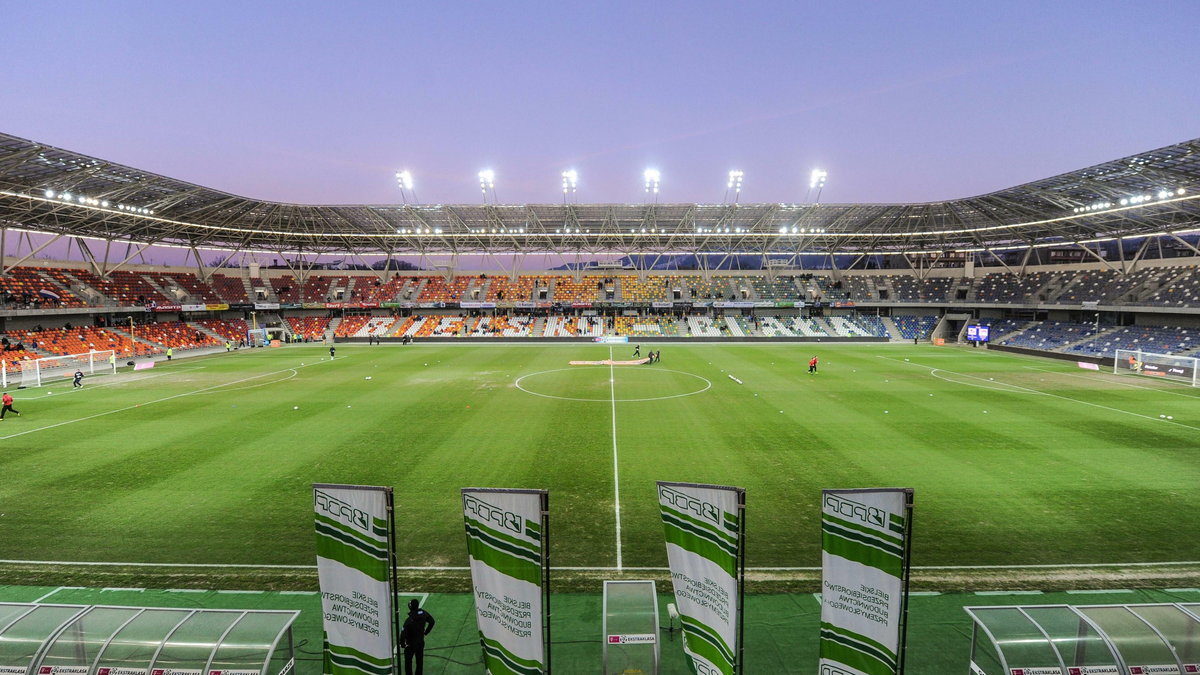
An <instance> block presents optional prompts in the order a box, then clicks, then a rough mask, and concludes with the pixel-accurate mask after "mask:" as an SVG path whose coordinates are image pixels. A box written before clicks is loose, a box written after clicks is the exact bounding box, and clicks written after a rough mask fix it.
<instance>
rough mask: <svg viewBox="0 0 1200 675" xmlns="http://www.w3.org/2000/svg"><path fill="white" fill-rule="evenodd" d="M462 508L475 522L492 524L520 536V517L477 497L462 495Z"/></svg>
mask: <svg viewBox="0 0 1200 675" xmlns="http://www.w3.org/2000/svg"><path fill="white" fill-rule="evenodd" d="M463 508H464V509H466V510H467V511H469V512H470V513H471V515H473V516H475V519H476V520H479V521H482V522H485V523H492V524H494V525H497V526H499V527H502V528H504V529H506V530H510V531H512V532H516V533H517V534H521V532H522V530H521V522H522V521H521V516H520V515H519V514H516V513H513V512H511V511H505V510H504V509H502V508H500V507H498V506H494V505H492V504H489V503H487V502H485V501H483V500H482V499H479V498H478V497H473V496H471V495H463Z"/></svg>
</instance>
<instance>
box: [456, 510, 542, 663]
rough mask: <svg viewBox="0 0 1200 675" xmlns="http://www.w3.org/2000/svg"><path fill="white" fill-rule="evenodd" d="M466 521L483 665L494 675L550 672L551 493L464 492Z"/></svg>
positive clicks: (464, 518) (468, 554)
mask: <svg viewBox="0 0 1200 675" xmlns="http://www.w3.org/2000/svg"><path fill="white" fill-rule="evenodd" d="M462 503H463V521H464V524H465V527H466V531H467V556H468V559H469V561H470V564H471V584H472V586H473V589H474V594H475V621H476V624H477V625H478V627H479V644H480V646H481V647H482V648H483V663H484V667H485V669H486V670H487V672H488V673H491V674H492V675H502V674H503V675H533V674H535V673H544V672H548V671H549V669H550V624H549V621H548V618H549V616H550V613H549V599H550V595H549V594H550V589H549V584H550V565H549V559H548V557H547V551H548V546H547V543H548V542H547V541H546V539H545V537H543V533H544V532H545V526H546V513H547V509H548V506H549V494H548V493H547V492H546V491H545V490H500V489H490V488H463V489H462Z"/></svg>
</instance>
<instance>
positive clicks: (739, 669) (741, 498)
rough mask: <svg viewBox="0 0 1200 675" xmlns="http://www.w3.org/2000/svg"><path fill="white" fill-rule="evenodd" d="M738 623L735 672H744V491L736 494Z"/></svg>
mask: <svg viewBox="0 0 1200 675" xmlns="http://www.w3.org/2000/svg"><path fill="white" fill-rule="evenodd" d="M738 525H739V528H738V615H737V616H738V623H737V641H738V658H737V672H738V673H739V674H744V673H745V672H746V661H745V659H746V491H745V490H740V491H739V492H738Z"/></svg>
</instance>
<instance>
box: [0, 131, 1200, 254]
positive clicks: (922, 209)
mask: <svg viewBox="0 0 1200 675" xmlns="http://www.w3.org/2000/svg"><path fill="white" fill-rule="evenodd" d="M0 224H3V225H4V226H5V227H8V228H18V229H25V230H33V231H38V232H47V233H51V234H54V235H58V236H67V237H70V236H80V237H94V238H98V239H102V240H110V241H117V242H134V243H143V244H152V245H156V246H184V247H189V248H191V247H195V248H198V249H217V250H232V251H269V252H276V253H286V254H291V255H295V254H313V255H317V254H323V253H331V254H347V253H357V254H362V255H381V254H384V255H444V254H464V255H470V254H524V253H557V254H565V255H571V254H582V255H596V254H622V255H629V254H651V255H653V254H658V253H661V254H674V253H719V254H730V253H743V254H781V255H792V254H796V253H851V254H853V253H891V254H895V253H905V254H909V255H917V254H921V253H938V252H948V251H982V250H992V251H1001V250H1011V249H1023V248H1027V247H1030V246H1074V245H1081V244H1082V245H1086V244H1088V243H1094V242H1097V241H1103V240H1108V239H1112V238H1114V237H1145V236H1148V235H1149V236H1153V235H1164V234H1168V233H1174V232H1182V231H1192V230H1195V229H1197V228H1200V139H1195V140H1191V141H1186V142H1183V143H1179V144H1176V145H1171V146H1167V147H1164V148H1159V149H1157V150H1151V151H1148V152H1143V153H1140V154H1137V155H1133V156H1131V157H1125V158H1122V159H1117V160H1113V161H1110V162H1105V163H1104V164H1099V165H1096V166H1092V167H1088V168H1085V169H1080V170H1077V171H1072V172H1070V173H1065V174H1061V175H1058V176H1054V177H1051V178H1045V179H1042V180H1037V181H1034V182H1031V183H1026V184H1024V185H1019V186H1016V187H1011V188H1008V189H1004V190H999V191H997V192H992V193H989V194H985V195H979V196H976V197H968V198H965V199H955V200H949V201H939V202H924V203H913V204H812V203H806V204H776V203H768V204H569V205H568V204H515V205H504V204H501V205H489V204H436V205H396V204H390V205H388V204H375V205H368V204H358V205H312V204H286V203H280V202H269V201H263V200H259V199H251V198H248V197H240V196H237V195H233V194H229V193H226V192H221V191H219V190H213V189H210V188H205V187H201V186H199V185H194V184H191V183H187V182H184V181H181V180H177V179H174V178H168V177H165V176H159V175H156V174H152V173H149V172H146V171H141V170H138V169H135V168H132V167H128V166H123V165H120V164H115V163H113V162H108V161H105V160H102V159H98V158H95V157H89V156H87V155H81V154H79V153H75V152H71V151H68V150H63V149H60V148H55V147H53V146H49V145H45V144H42V143H37V142H34V141H29V140H26V139H22V138H18V137H15V136H11V135H7V134H0Z"/></svg>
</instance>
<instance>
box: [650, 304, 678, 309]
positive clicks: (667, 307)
mask: <svg viewBox="0 0 1200 675" xmlns="http://www.w3.org/2000/svg"><path fill="white" fill-rule="evenodd" d="M650 306H651V307H653V308H654V309H671V308H672V307H674V306H675V303H672V302H652V303H650Z"/></svg>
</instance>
